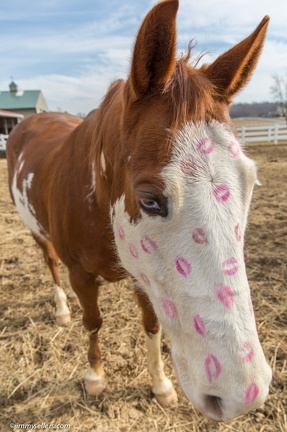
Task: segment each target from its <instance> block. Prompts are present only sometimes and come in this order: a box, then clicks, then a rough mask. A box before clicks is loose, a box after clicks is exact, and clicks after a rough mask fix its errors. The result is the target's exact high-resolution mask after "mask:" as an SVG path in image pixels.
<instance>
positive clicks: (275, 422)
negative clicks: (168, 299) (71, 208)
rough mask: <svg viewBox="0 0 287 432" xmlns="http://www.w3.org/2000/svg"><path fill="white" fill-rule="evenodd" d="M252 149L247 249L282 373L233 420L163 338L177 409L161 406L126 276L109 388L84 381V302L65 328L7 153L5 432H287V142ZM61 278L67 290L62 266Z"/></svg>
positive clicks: (112, 293)
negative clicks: (209, 400) (206, 399)
mask: <svg viewBox="0 0 287 432" xmlns="http://www.w3.org/2000/svg"><path fill="white" fill-rule="evenodd" d="M247 153H248V154H249V155H250V156H251V157H253V158H254V159H255V160H257V163H258V167H259V178H260V180H261V182H262V183H263V186H262V187H256V189H255V191H254V199H253V204H252V208H251V214H250V221H249V225H248V230H247V233H246V247H245V252H246V263H247V271H248V276H249V281H250V286H251V290H252V298H253V304H254V309H255V315H256V320H257V325H258V331H259V337H260V340H261V342H262V345H263V349H264V352H265V354H266V357H267V360H268V362H269V364H270V365H271V367H272V369H273V374H274V378H273V382H272V386H271V391H270V396H269V398H268V400H267V402H266V403H265V405H264V406H263V407H262V408H260V409H258V410H257V411H254V412H252V413H250V414H249V415H245V416H242V417H240V418H238V419H236V420H234V421H233V422H230V423H228V424H223V423H220V424H219V423H216V422H213V421H209V420H206V419H205V418H204V417H203V416H202V415H201V414H199V413H198V412H196V411H195V410H194V409H193V407H192V405H191V404H190V403H189V402H188V401H187V400H186V398H185V397H184V395H183V394H182V392H181V390H180V389H179V387H178V385H177V383H176V380H175V376H174V373H173V371H172V367H171V361H170V355H169V352H170V348H169V341H168V340H167V339H166V338H164V339H163V344H162V351H163V358H164V361H165V365H166V372H167V375H168V376H169V377H171V379H172V380H173V382H174V383H175V386H176V389H177V391H178V395H179V403H178V406H177V407H176V408H170V409H163V408H162V407H160V406H159V405H158V404H157V402H156V401H155V399H154V397H153V396H152V394H151V391H150V378H149V375H148V372H147V367H146V355H145V344H144V336H143V332H142V329H141V326H140V316H139V311H138V310H137V308H136V307H135V302H134V300H133V293H132V290H131V285H130V283H129V281H128V280H125V281H123V282H121V283H118V284H114V285H113V284H110V285H107V286H106V287H105V288H103V289H102V294H101V309H102V312H103V315H104V324H103V327H102V329H101V332H100V341H101V345H102V348H103V364H104V368H105V370H106V374H107V381H108V388H107V389H106V391H105V392H104V393H103V394H102V396H100V397H99V398H92V397H88V396H87V394H86V392H85V390H84V387H83V382H82V376H83V374H84V372H85V370H86V367H87V358H86V353H87V345H88V340H87V335H86V333H85V331H84V329H83V327H82V324H81V310H80V307H79V305H78V304H77V302H73V303H71V302H70V307H71V310H72V318H73V319H72V323H71V324H70V325H68V326H67V327H65V328H60V327H57V325H56V323H55V319H54V301H53V289H52V287H53V284H52V280H51V277H50V274H49V272H48V270H47V269H46V267H45V264H44V262H43V259H42V255H41V253H40V251H39V249H38V248H37V246H36V245H35V243H34V241H33V240H32V238H31V236H30V234H29V232H28V230H27V229H26V228H25V227H24V225H23V224H22V223H21V222H20V219H19V217H18V214H17V213H16V212H15V209H14V207H13V206H12V204H11V200H10V197H9V195H8V188H7V169H6V161H5V160H4V159H2V160H0V274H1V285H0V295H1V305H0V316H1V321H0V338H1V344H0V361H1V363H0V368H1V371H0V373H1V380H0V430H1V431H9V430H12V427H13V425H11V426H10V424H11V423H13V424H15V425H17V424H24V423H30V424H32V423H33V424H40V423H46V424H62V425H63V424H68V425H70V430H72V431H73V432H76V431H97V432H105V431H107V432H114V431H121V432H128V431H138V432H151V431H160V432H163V431H176V432H185V431H186V432H187V431H195V432H213V431H219V432H222V431H236V432H252V431H256V432H267V431H268V432H269V431H270V432H271V431H272V432H279V431H280V432H284V431H285V432H286V431H287V417H286V412H287V296H286V292H287V291H286V288H287V286H286V262H287V257H286V252H287V250H286V243H287V224H286V214H287V186H286V185H287V145H278V146H274V145H266V144H264V145H253V146H247ZM62 277H63V286H64V288H65V287H67V285H68V282H67V275H66V273H65V270H64V269H62ZM16 430H17V429H16ZM64 430H67V429H64Z"/></svg>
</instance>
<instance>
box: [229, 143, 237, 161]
mask: <svg viewBox="0 0 287 432" xmlns="http://www.w3.org/2000/svg"><path fill="white" fill-rule="evenodd" d="M228 150H229V152H230V154H231V155H232V156H233V157H235V158H236V157H237V156H239V155H240V146H239V144H238V143H237V142H236V141H231V143H230V144H229V146H228Z"/></svg>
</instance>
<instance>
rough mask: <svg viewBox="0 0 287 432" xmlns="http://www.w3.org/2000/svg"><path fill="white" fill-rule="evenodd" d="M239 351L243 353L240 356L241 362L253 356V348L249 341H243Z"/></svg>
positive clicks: (245, 361)
mask: <svg viewBox="0 0 287 432" xmlns="http://www.w3.org/2000/svg"><path fill="white" fill-rule="evenodd" d="M241 353H242V354H243V355H242V356H241V358H240V360H241V361H242V363H247V362H249V361H250V360H252V358H253V357H254V349H253V346H252V345H251V343H250V342H245V343H244V344H243V345H242V347H241Z"/></svg>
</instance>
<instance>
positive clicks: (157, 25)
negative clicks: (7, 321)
mask: <svg viewBox="0 0 287 432" xmlns="http://www.w3.org/2000/svg"><path fill="white" fill-rule="evenodd" d="M178 3H179V2H178V0H165V1H163V2H161V3H159V4H157V5H156V6H154V7H153V9H152V10H151V11H150V12H149V13H148V15H147V16H146V17H145V19H144V21H143V23H142V25H141V27H140V29H139V32H138V35H137V38H136V42H135V46H134V52H133V58H132V66H131V73H130V77H129V83H130V84H131V87H132V93H133V96H134V97H135V98H136V99H137V98H139V97H142V96H144V95H146V94H148V93H150V92H152V91H155V90H157V89H158V88H160V87H162V86H164V84H165V83H166V82H167V80H168V78H169V77H170V76H171V74H172V73H173V71H174V67H175V51H176V14H177V9H178Z"/></svg>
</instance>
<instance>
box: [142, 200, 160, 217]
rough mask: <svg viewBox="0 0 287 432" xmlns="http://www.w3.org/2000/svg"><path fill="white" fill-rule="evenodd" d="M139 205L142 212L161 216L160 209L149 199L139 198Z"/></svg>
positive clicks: (156, 203) (155, 202) (154, 201)
mask: <svg viewBox="0 0 287 432" xmlns="http://www.w3.org/2000/svg"><path fill="white" fill-rule="evenodd" d="M139 204H140V206H141V208H142V209H143V210H145V211H146V212H147V213H151V214H159V215H161V214H162V211H161V207H160V205H159V204H158V202H157V201H156V200H153V199H151V198H141V199H140V201H139Z"/></svg>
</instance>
